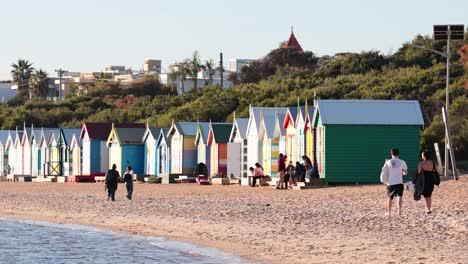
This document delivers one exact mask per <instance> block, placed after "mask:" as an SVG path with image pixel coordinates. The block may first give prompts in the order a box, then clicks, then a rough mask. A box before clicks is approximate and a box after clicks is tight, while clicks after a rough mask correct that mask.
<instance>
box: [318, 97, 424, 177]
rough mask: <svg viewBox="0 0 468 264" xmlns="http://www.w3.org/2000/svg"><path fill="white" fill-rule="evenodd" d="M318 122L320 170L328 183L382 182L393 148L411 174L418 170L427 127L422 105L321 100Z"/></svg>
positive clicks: (375, 101) (376, 101) (379, 101)
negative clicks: (384, 168)
mask: <svg viewBox="0 0 468 264" xmlns="http://www.w3.org/2000/svg"><path fill="white" fill-rule="evenodd" d="M313 122H314V123H313V125H314V128H315V129H316V134H317V147H316V151H317V153H316V154H317V162H318V169H319V173H320V176H321V177H322V178H324V179H325V180H326V181H327V182H335V183H339V182H360V183H367V182H370V183H372V182H375V183H376V182H379V181H380V179H379V174H380V170H381V167H382V164H383V162H384V160H385V159H386V158H388V157H389V155H390V153H389V152H390V149H391V148H392V147H398V148H399V149H400V157H401V158H402V159H403V160H405V161H406V163H407V165H408V168H410V170H411V169H415V168H416V167H417V164H418V161H419V136H420V130H421V128H422V127H423V126H424V120H423V117H422V114H421V109H420V106H419V102H418V101H403V100H401V101H394V100H318V101H317V107H316V108H315V112H314V116H313Z"/></svg>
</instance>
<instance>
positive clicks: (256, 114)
mask: <svg viewBox="0 0 468 264" xmlns="http://www.w3.org/2000/svg"><path fill="white" fill-rule="evenodd" d="M286 110H287V107H252V108H251V112H250V115H252V114H253V117H254V119H255V124H256V126H257V131H260V120H261V114H262V113H264V114H265V113H268V112H272V113H274V112H275V111H286Z"/></svg>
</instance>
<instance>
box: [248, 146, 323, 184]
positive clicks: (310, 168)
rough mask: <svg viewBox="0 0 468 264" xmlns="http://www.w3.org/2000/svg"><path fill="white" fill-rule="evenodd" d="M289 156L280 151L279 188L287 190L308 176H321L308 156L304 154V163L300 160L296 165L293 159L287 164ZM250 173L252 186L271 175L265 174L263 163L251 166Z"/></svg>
mask: <svg viewBox="0 0 468 264" xmlns="http://www.w3.org/2000/svg"><path fill="white" fill-rule="evenodd" d="M287 159H288V156H287V155H283V153H280V154H279V156H278V161H277V163H278V164H277V165H278V177H279V180H278V183H277V184H276V189H277V190H287V189H288V188H292V186H295V185H297V183H298V182H304V183H305V180H306V178H309V179H312V178H319V173H318V169H317V167H316V166H314V165H313V164H312V161H311V160H310V158H309V157H308V156H302V161H303V163H300V162H299V161H297V162H296V164H295V165H294V164H293V162H292V161H289V162H288V165H287V166H286V162H287ZM249 170H250V173H251V174H252V175H251V176H250V177H252V181H251V185H250V186H251V187H256V186H258V185H257V180H260V179H262V178H265V177H269V176H267V175H265V172H264V170H263V167H262V165H260V163H258V162H257V163H255V168H254V167H250V168H249ZM288 184H289V186H288Z"/></svg>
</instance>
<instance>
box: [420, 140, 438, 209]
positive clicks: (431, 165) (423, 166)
mask: <svg viewBox="0 0 468 264" xmlns="http://www.w3.org/2000/svg"><path fill="white" fill-rule="evenodd" d="M421 158H422V161H421V162H420V163H419V164H418V176H417V177H423V178H421V182H422V188H420V189H421V190H419V195H420V196H419V197H421V195H422V196H424V199H425V200H426V209H427V210H426V213H428V214H431V213H432V211H431V206H432V191H434V185H439V184H440V176H439V173H440V172H439V167H437V164H436V163H435V162H434V161H433V160H431V152H430V151H429V150H428V149H426V150H424V151H423V152H422V153H421Z"/></svg>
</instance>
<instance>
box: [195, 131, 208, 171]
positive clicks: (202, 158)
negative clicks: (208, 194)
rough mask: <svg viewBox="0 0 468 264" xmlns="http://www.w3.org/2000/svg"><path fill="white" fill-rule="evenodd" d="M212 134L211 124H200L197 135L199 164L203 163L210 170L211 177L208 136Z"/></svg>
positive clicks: (196, 143)
mask: <svg viewBox="0 0 468 264" xmlns="http://www.w3.org/2000/svg"><path fill="white" fill-rule="evenodd" d="M209 133H210V123H198V125H197V134H196V135H195V145H196V146H197V164H198V163H200V162H203V163H204V164H205V165H206V167H207V168H208V175H211V173H210V172H211V167H210V162H211V159H210V150H211V149H210V147H208V134H209Z"/></svg>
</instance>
